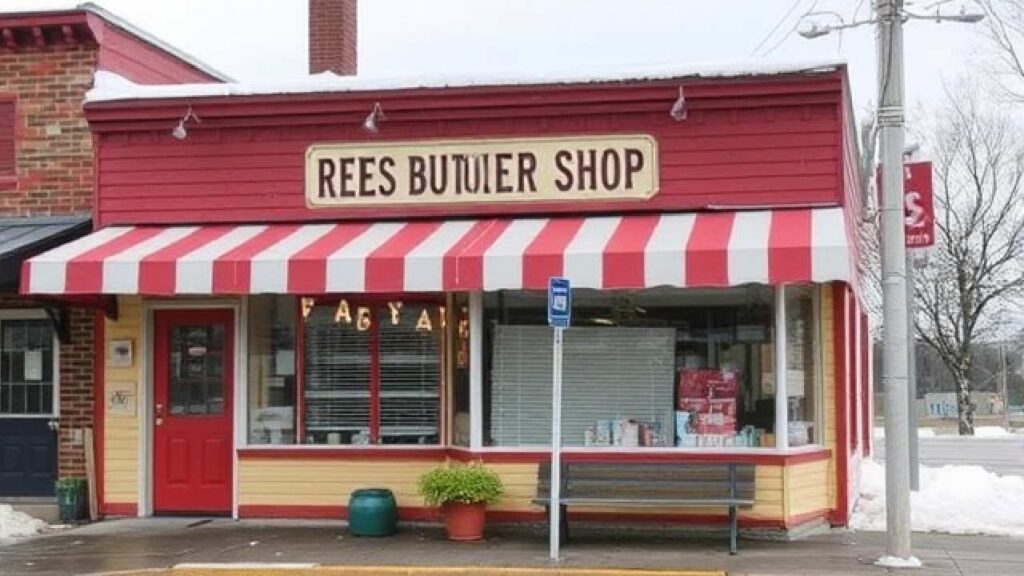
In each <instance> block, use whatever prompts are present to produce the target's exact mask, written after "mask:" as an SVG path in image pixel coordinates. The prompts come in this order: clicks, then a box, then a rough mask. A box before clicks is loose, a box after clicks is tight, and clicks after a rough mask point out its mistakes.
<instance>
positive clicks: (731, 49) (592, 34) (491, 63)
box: [0, 0, 986, 113]
mask: <svg viewBox="0 0 1024 576" xmlns="http://www.w3.org/2000/svg"><path fill="white" fill-rule="evenodd" d="M97 3H98V4H100V5H101V6H103V7H105V8H106V9H108V10H110V11H111V12H114V13H116V14H118V15H120V16H122V17H124V18H126V19H127V20H129V21H131V22H132V23H134V24H136V25H138V26H140V27H142V28H144V29H145V30H147V31H149V32H150V33H152V34H155V35H157V36H159V37H160V38H162V39H164V40H166V41H167V42H170V43H171V44H174V45H175V46H177V47H179V48H180V49H182V50H184V51H186V52H188V53H190V54H192V55H194V56H196V57H197V58H199V59H201V60H203V61H205V62H206V63H207V64H209V65H211V66H213V67H215V68H217V69H219V70H221V71H223V72H225V73H227V74H228V75H230V76H232V77H233V78H235V79H238V80H242V81H245V80H256V79H262V80H268V79H269V80H272V79H281V78H288V77H294V76H296V75H301V74H304V73H305V72H306V50H307V47H306V30H307V7H306V0H98V2H97ZM871 3H872V0H817V1H816V0H795V1H794V0H704V1H699V0H629V1H623V0H361V2H360V3H359V71H360V74H365V75H372V76H408V75H417V74H426V75H431V76H436V75H443V74H447V73H453V74H459V75H464V74H466V73H470V74H471V73H473V72H479V71H491V72H493V71H502V70H518V71H545V72H546V71H553V70H554V71H557V70H572V69H574V68H577V67H586V68H588V69H592V68H595V67H607V68H609V69H615V68H624V67H629V66H630V65H642V64H661V63H669V62H680V63H686V62H715V61H726V60H737V59H747V58H761V57H767V58H771V59H773V60H778V59H782V60H785V59H807V58H815V57H819V56H827V57H832V56H836V55H840V56H842V57H843V58H845V59H847V60H848V61H849V63H850V73H851V82H852V84H853V97H854V106H855V108H856V109H857V111H858V113H860V112H861V111H862V110H863V109H864V108H865V107H866V105H867V104H868V103H869V102H871V101H873V100H874V99H875V81H874V75H875V65H874V52H875V50H874V32H873V29H871V28H870V27H867V26H865V27H862V28H859V29H855V30H849V31H847V32H845V33H844V34H843V35H842V36H841V37H840V36H839V35H831V36H828V37H824V38H819V39H816V40H806V39H804V38H802V37H800V36H799V35H798V34H796V32H795V28H796V26H797V23H798V21H800V16H801V15H802V14H805V13H807V12H808V11H809V10H810V9H811V8H812V7H814V9H815V10H818V11H833V12H835V13H836V14H838V15H840V16H842V17H843V18H845V19H846V20H847V21H851V20H852V19H853V17H854V14H855V12H858V8H859V13H858V15H859V17H860V18H865V17H867V16H869V7H870V5H871ZM919 3H922V4H923V3H926V2H923V0H922V2H919ZM957 3H958V2H953V3H951V4H950V5H948V6H950V9H955V6H956V5H957ZM74 4H75V2H67V1H62V0H0V9H2V10H24V9H33V8H36V7H41V6H42V7H62V6H63V7H67V6H73V5H74ZM787 12H788V13H789V16H788V17H784V16H786V14H787ZM812 19H816V20H818V21H821V22H825V21H836V16H829V15H823V16H818V17H815V18H812ZM806 21H807V19H804V22H806ZM777 25H778V27H777V29H776V30H775V33H774V34H770V33H771V31H772V30H773V28H776V26H777ZM905 30H906V69H907V102H908V106H909V107H910V108H912V109H913V108H918V109H921V108H922V107H924V108H928V107H931V106H934V105H936V104H937V103H938V102H939V101H940V100H941V94H942V90H943V85H944V83H948V82H954V81H956V79H957V78H958V77H960V76H962V75H963V74H964V73H965V71H966V70H971V71H972V72H973V73H974V74H975V75H976V76H978V75H980V74H981V72H979V71H980V70H984V68H985V65H984V62H985V58H984V55H985V50H986V49H985V43H984V41H983V38H982V30H981V27H980V26H977V25H976V26H974V27H972V26H969V25H963V24H955V23H943V24H936V23H934V22H925V21H911V22H910V23H909V24H908V25H907V26H906V27H905ZM758 46H760V49H758Z"/></svg>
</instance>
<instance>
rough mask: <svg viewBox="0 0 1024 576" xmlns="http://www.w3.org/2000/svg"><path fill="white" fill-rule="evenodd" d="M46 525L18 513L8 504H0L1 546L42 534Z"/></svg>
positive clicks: (36, 519)
mask: <svg viewBox="0 0 1024 576" xmlns="http://www.w3.org/2000/svg"><path fill="white" fill-rule="evenodd" d="M44 528H46V523H45V522H43V521H42V520H39V519H38V518H33V517H31V516H29V515H27V514H23V513H21V512H18V511H17V510H15V509H14V508H12V507H11V506H10V505H8V504H0V544H4V543H7V542H9V541H11V540H17V539H18V538H25V537H27V536H32V535H34V534H38V533H39V532H42V531H43V529H44Z"/></svg>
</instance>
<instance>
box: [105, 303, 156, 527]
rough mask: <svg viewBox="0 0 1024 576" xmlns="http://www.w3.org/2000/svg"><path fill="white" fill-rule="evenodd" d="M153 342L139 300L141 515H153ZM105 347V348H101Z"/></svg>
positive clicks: (149, 314) (146, 310)
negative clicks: (140, 321)
mask: <svg viewBox="0 0 1024 576" xmlns="http://www.w3.org/2000/svg"><path fill="white" fill-rule="evenodd" d="M152 345H153V310H152V309H151V308H150V307H149V306H148V304H147V302H146V301H145V300H143V301H142V346H140V350H139V356H140V358H139V368H138V370H139V371H140V373H139V374H138V375H137V377H136V379H137V381H138V390H139V392H138V405H137V406H136V410H137V411H138V414H139V456H138V470H139V477H138V483H139V495H138V497H137V498H136V501H137V502H138V505H137V506H136V516H138V517H140V518H144V517H146V516H151V515H152V514H153V507H152V502H151V500H150V496H151V494H152V492H151V491H150V486H151V484H152V480H151V479H152V478H153V466H152V463H153V459H152V457H151V452H152V448H153V433H152V432H153V418H152V417H153V409H152V406H151V402H150V397H151V392H150V391H151V390H152V387H153V382H152V375H153V366H152V358H153V354H151V353H150V350H151V347H152ZM104 348H105V347H104Z"/></svg>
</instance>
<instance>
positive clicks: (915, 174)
mask: <svg viewBox="0 0 1024 576" xmlns="http://www.w3.org/2000/svg"><path fill="white" fill-rule="evenodd" d="M875 182H876V183H877V188H878V204H879V205H881V204H882V178H881V171H880V170H879V171H878V172H877V173H876V174H875ZM903 214H904V216H903V235H904V238H905V239H906V243H907V248H926V247H928V246H933V245H934V244H935V202H934V200H933V198H932V163H931V162H906V163H904V164H903Z"/></svg>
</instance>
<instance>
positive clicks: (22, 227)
mask: <svg viewBox="0 0 1024 576" xmlns="http://www.w3.org/2000/svg"><path fill="white" fill-rule="evenodd" d="M0 34H2V36H0V230H2V232H0V250H3V251H4V252H5V253H4V254H0V257H3V258H4V262H5V263H7V261H8V260H10V262H9V263H7V265H6V268H9V269H11V270H15V272H12V273H11V275H15V277H14V278H4V279H3V282H2V283H3V284H4V288H3V289H2V290H3V293H2V295H0V331H3V326H4V323H5V322H8V325H10V323H13V322H15V321H19V322H36V323H37V326H38V323H39V322H42V321H45V320H49V321H50V323H51V324H52V330H53V332H54V333H55V334H56V335H57V336H58V338H57V340H55V342H59V344H56V346H57V350H54V351H53V355H54V356H55V357H56V358H57V359H56V361H55V362H54V368H55V372H56V378H55V380H56V382H54V384H56V386H57V390H58V391H59V393H58V394H57V398H56V399H55V400H54V402H53V410H52V413H49V414H48V412H49V411H48V410H46V408H48V406H42V409H40V406H39V405H33V404H32V402H31V401H30V400H29V399H30V398H32V394H34V393H35V390H36V389H38V385H37V383H36V382H34V381H33V378H32V377H30V376H29V375H28V372H29V368H27V367H25V368H24V370H25V376H24V378H19V377H16V376H10V375H8V376H7V377H6V378H7V379H8V382H2V381H0V393H2V394H0V428H3V429H2V430H0V436H3V438H2V439H0V442H2V443H3V444H4V446H3V447H4V449H5V453H6V454H13V455H14V456H5V457H3V458H0V472H3V473H4V475H5V476H6V477H7V480H6V481H5V482H0V500H2V499H3V498H5V497H15V496H18V497H20V496H47V495H48V494H52V482H51V480H52V478H53V477H60V478H65V477H83V476H85V472H86V471H85V450H84V446H85V444H84V438H85V431H86V430H87V429H90V428H92V427H93V414H94V412H95V408H96V406H95V402H96V401H97V400H96V399H95V398H94V394H93V380H94V374H95V370H96V365H95V363H96V362H97V360H98V358H96V348H95V346H94V334H95V330H96V328H97V326H96V322H98V321H102V319H103V317H104V316H103V315H104V313H105V312H103V311H97V310H99V309H101V308H102V307H101V306H99V304H100V303H99V302H86V303H85V304H86V305H85V306H75V305H71V304H70V303H68V302H59V301H54V300H32V299H26V298H21V297H18V296H16V294H15V293H16V290H17V288H16V287H17V277H16V274H17V272H16V270H17V268H18V266H16V264H18V263H20V260H21V259H23V258H25V257H28V256H31V255H32V254H33V253H36V252H38V251H39V250H41V249H45V248H46V247H47V245H46V244H47V243H48V242H49V243H50V244H53V243H56V242H51V240H52V241H66V240H68V239H70V238H73V237H74V236H75V235H81V234H82V233H85V232H88V230H89V228H90V223H91V219H92V207H93V188H94V154H93V145H92V136H91V134H90V132H89V126H88V123H87V122H86V120H85V116H84V114H83V112H82V103H83V101H84V99H85V93H86V92H87V91H88V90H89V89H90V88H91V87H92V84H93V79H94V74H95V73H96V72H97V71H98V70H105V71H109V72H113V73H116V74H118V75H120V76H123V77H124V78H126V79H128V80H130V81H132V82H136V83H140V84H146V83H156V82H160V83H178V82H211V81H223V80H225V77H223V76H222V75H220V74H219V73H217V72H215V71H213V70H211V69H209V68H207V67H206V66H204V65H203V64H202V63H199V62H197V61H195V60H194V59H191V58H190V57H188V56H187V55H185V54H183V53H181V52H179V51H177V50H175V49H174V48H172V47H170V46H168V45H166V44H164V43H162V42H160V41H159V40H158V39H156V38H153V37H152V36H150V35H148V34H146V33H145V32H143V31H141V30H138V29H137V28H134V27H133V26H131V25H130V24H128V23H127V22H124V21H123V20H121V19H119V18H117V17H116V16H114V15H112V14H110V13H107V12H105V11H103V10H101V9H100V8H98V7H95V6H92V5H85V6H83V7H81V8H78V9H74V10H67V11H47V12H28V13H0ZM58 237H59V238H58ZM27 239H31V240H32V241H31V242H29V241H28V240H27ZM77 304H82V303H81V302H80V303H77ZM94 304H95V305H94ZM108 311H109V310H108ZM11 319H16V320H11ZM4 334H7V332H4ZM2 345H3V346H4V352H5V353H6V352H8V348H7V346H8V343H7V342H6V341H4V342H3V344H2ZM21 352H24V351H21ZM15 354H17V352H16V353H15ZM24 362H25V365H26V366H28V364H29V362H28V359H27V357H26V359H25V360H24ZM44 372H45V371H44ZM32 376H37V374H33V375H32ZM42 379H45V378H42ZM47 385H50V384H49V383H48V384H47ZM22 393H24V396H25V398H26V400H24V402H21V401H20V400H19V398H20V396H19V395H20V394H22ZM46 394H47V393H46V392H40V393H39V395H38V398H39V400H37V402H38V404H40V405H41V404H43V403H44V401H43V399H45V398H47V397H48V396H47V395H46ZM49 394H50V395H52V392H49ZM33 408H35V409H36V412H33V411H32V409H33ZM36 413H38V415H39V416H40V418H37V420H39V422H38V423H37V424H38V425H36V427H35V429H34V431H30V430H28V428H27V426H28V424H26V422H28V421H29V420H31V418H27V417H26V416H32V415H35V414H36ZM5 416H7V417H8V418H7V419H6V420H5V421H4V417H5ZM44 424H45V425H46V426H47V427H48V428H49V430H50V431H53V432H56V434H55V436H56V438H55V439H54V440H55V441H56V446H55V447H53V448H50V449H42V450H43V451H42V452H40V451H39V448H38V446H37V447H35V448H31V449H28V448H26V449H24V450H23V448H24V447H25V446H28V445H29V444H31V443H32V442H33V441H32V440H30V439H29V437H30V436H32V435H33V434H35V438H36V440H35V441H34V442H37V444H38V441H39V439H40V438H42V439H45V438H46V434H47V433H46V429H45V428H44V427H43V426H42V425H44ZM55 428H56V430H55ZM51 435H52V434H51ZM19 441H21V442H23V445H20V446H19V445H18V442H19ZM33 450H35V451H34V452H33ZM47 450H49V451H47ZM40 454H42V455H43V456H44V457H43V458H42V459H43V460H47V461H49V460H50V457H51V454H52V461H53V462H54V465H55V469H53V470H48V471H42V472H41V471H40V470H38V469H35V468H33V470H32V471H31V472H28V471H26V472H25V474H24V475H23V477H19V476H18V470H16V469H17V468H18V467H19V466H26V467H27V466H28V465H27V464H25V462H28V461H30V460H33V459H35V460H36V461H37V463H36V464H35V465H33V466H38V460H39V459H40V458H39V456H40ZM12 470H13V472H12Z"/></svg>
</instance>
